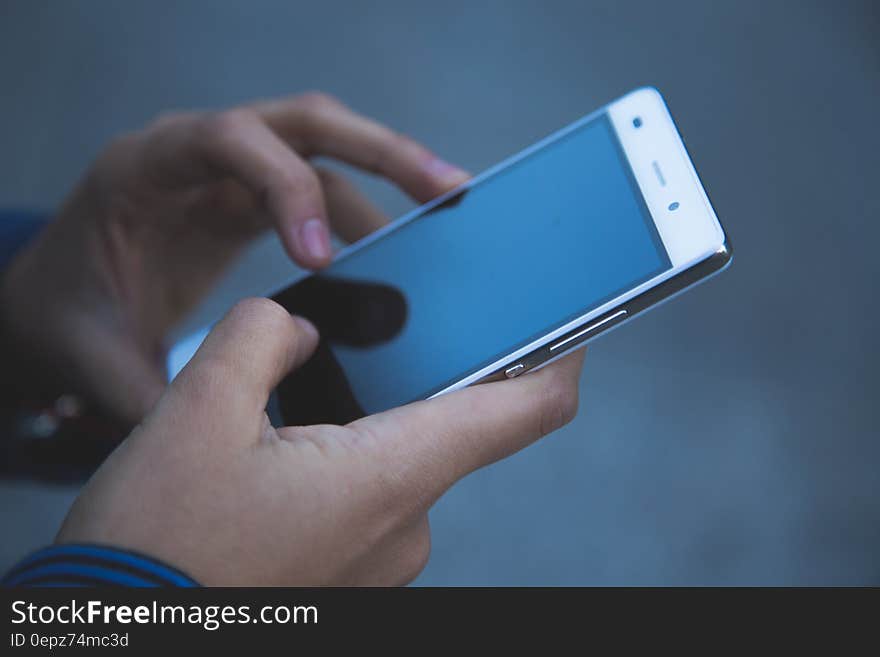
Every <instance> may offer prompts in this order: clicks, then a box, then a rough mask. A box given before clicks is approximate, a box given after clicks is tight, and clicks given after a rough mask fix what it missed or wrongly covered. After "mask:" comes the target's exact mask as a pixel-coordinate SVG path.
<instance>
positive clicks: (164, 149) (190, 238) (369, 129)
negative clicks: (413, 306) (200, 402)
mask: <svg viewBox="0 0 880 657" xmlns="http://www.w3.org/2000/svg"><path fill="white" fill-rule="evenodd" d="M315 156H327V157H331V158H336V159H339V160H343V161H345V162H347V163H349V164H352V165H354V166H357V167H360V168H362V169H365V170H368V171H371V172H374V173H377V174H379V175H381V176H384V177H386V178H388V179H389V180H391V181H393V182H394V183H396V184H397V185H398V186H400V187H401V188H402V189H403V190H404V191H406V192H408V193H409V194H410V195H411V196H412V197H414V198H415V199H416V200H417V201H427V200H429V199H431V198H433V197H435V196H437V195H439V194H441V193H443V192H445V191H447V190H449V189H450V188H452V187H454V186H456V185H458V184H460V183H462V182H464V181H465V180H466V179H467V175H466V174H465V173H464V172H462V171H461V170H459V169H457V168H455V167H453V166H451V165H449V164H447V163H445V162H443V161H442V160H439V159H438V158H437V157H436V156H434V155H433V154H432V153H431V152H430V151H428V150H427V149H426V148H425V147H423V146H421V145H419V144H417V143H416V142H414V141H412V140H411V139H408V138H406V137H403V136H401V135H398V134H396V133H394V132H392V131H391V130H389V129H388V128H386V127H384V126H381V125H379V124H377V123H374V122H373V121H370V120H368V119H366V118H364V117H362V116H359V115H357V114H355V113H354V112H352V111H351V110H349V109H347V108H346V107H345V106H343V105H342V104H341V103H339V102H338V101H336V100H333V99H332V98H329V97H327V96H326V95H323V94H317V93H312V94H305V95H302V96H298V97H295V98H292V99H289V100H281V101H273V102H264V103H256V104H253V105H250V106H247V107H241V108H237V109H233V110H229V111H225V112H220V113H185V114H174V115H169V116H166V117H163V118H160V119H159V120H157V121H156V122H155V123H154V124H152V125H150V126H148V127H147V128H146V129H144V130H143V131H141V132H137V133H133V134H129V135H125V136H122V137H120V138H118V139H117V140H115V141H114V142H113V143H112V144H111V145H110V146H109V147H108V148H107V149H106V150H105V151H104V152H103V153H102V154H101V155H100V156H99V157H98V159H97V161H96V162H95V164H94V165H93V166H92V168H91V170H90V171H89V172H88V173H87V175H86V176H85V177H84V179H83V180H82V182H81V183H80V184H79V185H78V187H77V188H76V189H75V190H74V191H73V193H72V194H71V196H70V197H69V199H68V200H67V201H66V203H65V204H64V206H63V208H62V209H61V211H60V213H59V214H58V216H57V218H56V219H55V221H54V222H53V223H52V224H51V225H50V226H49V227H48V228H47V230H45V231H44V233H43V234H42V235H41V236H40V237H39V239H38V240H36V242H35V243H34V244H33V245H32V246H31V247H29V248H28V249H26V250H25V251H24V252H23V253H22V254H20V256H19V257H18V258H17V259H16V260H15V261H14V263H13V264H12V265H11V267H10V269H9V271H8V272H7V273H6V274H5V275H4V277H3V279H2V281H0V332H2V333H4V334H5V336H6V337H7V338H10V337H11V339H12V340H13V341H14V343H15V346H14V347H11V348H10V349H11V351H13V352H15V353H16V355H21V354H24V355H25V356H28V357H30V362H29V363H28V365H27V366H25V367H21V368H19V369H20V370H21V371H17V372H14V373H11V372H9V371H7V372H6V373H5V376H14V377H15V381H16V385H26V384H27V383H28V381H27V380H26V379H27V378H28V377H39V378H40V381H39V382H38V383H39V384H43V385H45V384H49V385H57V386H58V387H59V389H58V390H57V391H56V392H78V393H80V394H84V395H85V396H86V397H88V398H89V399H90V400H91V401H93V402H97V404H98V405H99V407H101V408H103V409H104V410H105V411H107V412H109V413H110V414H111V415H113V416H115V417H116V418H117V419H120V420H122V421H123V422H124V423H127V424H129V425H133V424H136V423H137V422H138V421H139V420H140V419H141V418H142V417H143V415H144V413H145V412H146V411H147V410H149V409H150V408H151V407H152V405H153V404H154V403H155V401H156V399H157V398H158V397H159V395H160V394H161V392H162V390H163V388H164V387H165V373H164V349H165V347H166V345H165V339H166V336H167V333H168V331H169V329H170V328H172V327H173V325H174V324H175V323H176V322H178V321H179V320H180V319H182V317H183V316H185V314H186V313H187V312H188V311H189V310H191V309H192V308H193V307H194V305H195V304H196V302H197V301H198V300H199V298H200V297H201V296H202V295H203V294H204V293H205V292H206V291H207V289H208V288H209V287H210V286H211V285H212V284H213V283H214V282H215V281H216V280H217V278H218V277H219V275H220V274H221V273H222V271H223V270H224V268H225V267H226V266H227V265H228V264H230V262H231V261H232V260H233V259H234V257H235V256H236V255H237V254H238V253H239V252H240V250H241V249H242V247H243V246H244V245H245V244H247V243H248V242H249V241H251V240H252V239H253V238H254V237H255V236H256V235H257V234H258V233H259V232H261V231H262V230H265V229H266V228H268V227H270V226H271V227H274V228H275V230H276V231H277V233H278V235H279V237H280V239H281V242H282V244H283V245H284V248H285V249H286V250H287V252H288V253H289V254H290V256H291V257H292V258H293V259H294V260H296V261H297V262H298V263H299V264H300V265H302V266H304V267H308V268H318V267H322V266H324V265H326V264H328V263H329V261H330V259H331V257H332V254H331V246H330V239H329V233H328V227H332V228H333V229H335V230H336V231H337V232H338V233H339V234H340V236H341V237H342V238H343V239H346V240H349V241H352V240H355V239H358V238H360V237H363V236H364V235H365V234H367V233H369V232H371V231H372V230H373V229H375V228H376V227H378V226H379V225H381V224H382V223H383V222H384V221H385V218H384V217H383V216H382V214H381V213H379V212H378V211H377V210H376V209H375V208H374V207H372V206H370V205H369V204H368V203H367V202H366V201H365V200H364V199H363V197H361V196H360V195H359V194H358V193H357V192H356V191H355V190H354V188H353V186H352V185H351V184H350V183H348V182H347V181H346V180H345V179H344V178H343V177H341V176H340V175H339V174H338V173H331V172H329V171H321V170H316V169H313V168H312V166H311V165H310V164H309V158H312V157H315ZM8 369H9V368H8V367H7V370H8Z"/></svg>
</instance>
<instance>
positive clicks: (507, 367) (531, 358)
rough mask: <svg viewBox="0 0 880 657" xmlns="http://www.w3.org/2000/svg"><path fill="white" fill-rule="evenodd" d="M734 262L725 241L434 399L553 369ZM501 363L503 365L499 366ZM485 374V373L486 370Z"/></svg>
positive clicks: (731, 251) (726, 239)
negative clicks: (689, 263)
mask: <svg viewBox="0 0 880 657" xmlns="http://www.w3.org/2000/svg"><path fill="white" fill-rule="evenodd" d="M732 260H733V249H732V247H731V245H730V240H729V239H728V238H725V242H724V245H723V246H722V247H721V248H720V249H719V250H718V251H716V252H715V253H714V254H712V255H711V256H709V257H708V258H705V259H704V260H702V261H700V262H698V263H696V264H694V265H692V266H691V267H689V268H687V269H685V270H684V271H681V272H679V273H677V274H676V275H675V276H673V277H672V278H669V279H667V280H666V281H664V282H662V283H660V284H659V285H655V286H654V287H652V288H650V289H648V290H646V291H645V292H642V293H641V294H639V295H637V296H635V297H633V298H632V299H630V300H628V301H624V302H622V303H620V304H618V305H616V306H614V307H613V308H611V309H610V310H606V311H605V312H604V313H602V314H601V315H598V316H596V317H592V318H590V319H588V320H586V321H584V322H582V323H580V324H578V325H577V326H575V327H574V328H572V329H570V330H569V331H567V332H566V333H564V334H563V335H561V336H559V337H557V338H556V339H555V340H550V341H548V340H547V336H542V337H541V338H538V339H537V340H535V341H534V342H532V343H531V344H530V345H528V346H527V347H526V348H525V349H526V350H527V351H528V353H527V354H526V355H524V356H520V357H518V358H514V359H513V360H510V357H509V356H508V357H505V358H502V359H499V360H498V361H496V362H495V363H493V364H492V365H489V366H488V368H487V369H491V370H492V371H491V373H489V374H486V375H482V376H481V375H479V373H478V375H477V376H476V377H474V375H471V376H470V377H467V378H465V379H462V380H461V381H459V382H457V383H455V384H453V385H451V386H449V387H447V388H444V389H443V390H441V391H440V392H437V393H436V394H434V395H431V397H430V398H433V397H436V396H438V395H441V394H444V393H446V392H451V391H452V390H457V389H459V388H464V387H467V386H469V385H475V384H477V383H487V382H490V381H500V380H503V379H508V378H514V377H516V376H519V375H521V374H525V373H526V372H532V371H535V370H538V369H540V368H542V367H544V366H545V365H549V364H550V363H552V362H553V361H555V360H558V359H559V358H562V357H563V356H565V355H566V354H570V353H571V352H572V351H575V350H577V349H581V348H582V347H585V346H586V345H587V343H589V342H591V341H593V340H594V339H595V338H597V337H599V336H600V335H602V334H603V333H606V332H608V331H610V330H612V329H615V328H617V327H618V326H622V325H623V324H625V323H626V322H628V321H630V320H631V319H632V318H633V317H636V316H637V315H640V314H641V313H643V312H645V311H646V310H650V309H651V308H655V307H657V306H658V305H660V304H661V303H663V302H664V301H668V300H670V299H672V298H673V297H676V296H678V295H679V294H681V293H682V292H684V291H685V290H687V289H689V288H691V287H693V286H695V285H698V284H699V283H702V282H703V281H705V280H707V279H709V278H711V277H712V276H714V275H715V274H718V273H720V272H721V271H723V270H724V269H726V268H727V266H728V265H729V264H730V263H731V261H732ZM499 363H501V364H500V365H499ZM482 371H485V369H484V370H482ZM470 379H473V380H470Z"/></svg>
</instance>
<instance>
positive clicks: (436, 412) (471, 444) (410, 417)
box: [349, 349, 585, 506]
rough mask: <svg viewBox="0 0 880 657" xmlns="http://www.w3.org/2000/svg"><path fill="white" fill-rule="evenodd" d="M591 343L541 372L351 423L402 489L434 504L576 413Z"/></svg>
mask: <svg viewBox="0 0 880 657" xmlns="http://www.w3.org/2000/svg"><path fill="white" fill-rule="evenodd" d="M584 352H585V350H583V349H580V350H578V351H576V352H575V353H572V354H569V355H568V356H565V357H564V358H562V359H560V360H559V362H556V363H553V364H551V365H548V366H547V367H545V368H543V369H541V370H540V371H538V372H534V373H530V374H527V375H525V376H523V377H520V378H517V379H510V380H505V381H497V382H494V383H484V384H480V385H476V386H473V387H470V388H465V389H464V390H458V391H456V392H451V393H448V394H446V395H441V396H440V397H437V398H435V399H429V400H427V401H420V402H415V403H413V404H409V405H407V406H402V407H400V408H395V409H392V410H390V411H385V412H384V413H378V414H376V415H371V416H368V417H365V418H362V419H360V420H356V421H355V422H352V423H351V424H350V425H349V427H350V428H352V429H354V430H355V431H359V432H362V433H364V434H367V435H368V436H370V437H371V438H372V440H371V441H370V444H372V445H373V446H374V447H375V448H376V450H377V452H378V454H377V456H378V458H377V461H378V462H379V463H382V464H383V466H382V467H384V468H386V469H389V468H392V469H393V470H394V474H393V477H391V478H390V479H391V480H393V481H394V482H396V483H397V484H399V485H400V489H399V490H398V491H397V492H398V493H399V494H400V495H402V496H404V497H407V498H410V497H412V493H413V491H418V492H419V497H420V499H419V500H418V502H419V503H420V504H422V505H425V506H429V505H430V504H433V502H434V501H435V500H436V499H437V498H438V497H440V496H441V495H442V494H443V493H444V492H445V491H446V490H447V489H448V488H449V487H450V486H452V484H454V483H455V482H456V481H458V480H459V479H460V478H462V477H463V476H465V475H466V474H468V473H470V472H472V471H474V470H476V469H478V468H481V467H483V466H484V465H488V464H490V463H492V462H494V461H497V460H499V459H502V458H504V457H506V456H509V455H511V454H513V453H514V452H516V451H518V450H520V449H522V448H524V447H526V446H527V445H529V444H531V443H532V442H534V441H535V440H537V439H538V438H540V437H541V436H545V435H547V434H548V433H551V432H552V431H555V430H556V429H559V428H561V427H562V426H563V425H565V424H566V423H568V422H569V421H570V420H571V419H572V418H573V417H574V415H575V413H576V412H577V406H578V381H579V379H580V372H581V366H582V364H583V359H584Z"/></svg>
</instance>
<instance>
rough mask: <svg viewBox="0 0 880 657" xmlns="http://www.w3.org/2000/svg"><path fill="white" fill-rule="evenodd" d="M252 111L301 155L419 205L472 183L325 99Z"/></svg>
mask: <svg viewBox="0 0 880 657" xmlns="http://www.w3.org/2000/svg"><path fill="white" fill-rule="evenodd" d="M254 109H255V110H256V111H257V112H259V113H260V115H261V116H262V117H263V118H264V120H265V121H266V122H267V123H268V124H269V125H270V126H271V127H272V129H273V130H275V131H276V132H277V133H278V134H279V135H280V136H281V137H282V138H283V139H284V140H285V141H287V142H288V143H291V144H293V145H294V147H295V148H296V149H297V150H298V151H299V152H300V153H301V154H302V155H304V156H312V155H325V156H328V157H332V158H336V159H339V160H342V161H344V162H347V163H349V164H351V165H354V166H356V167H358V168H361V169H364V170H366V171H371V172H373V173H376V174H379V175H381V176H384V177H385V178H388V179H389V180H391V181H392V182H394V183H395V184H396V185H398V186H399V187H400V188H401V189H403V191H405V192H406V193H407V194H409V195H410V196H412V197H413V198H414V199H415V200H417V201H419V202H425V201H429V200H431V199H432V198H435V197H436V196H439V195H440V194H443V193H444V192H447V191H449V190H450V189H452V188H454V187H456V186H458V185H460V184H462V183H464V182H465V181H467V180H468V178H469V177H470V176H469V174H468V173H467V172H466V171H464V170H462V169H460V168H458V167H456V166H453V165H452V164H449V163H448V162H446V161H445V160H442V159H441V158H439V157H437V155H435V154H434V153H432V152H431V151H430V150H428V149H427V148H426V147H425V146H423V145H421V144H419V143H418V142H416V141H415V140H413V139H410V138H409V137H406V136H404V135H401V134H399V133H397V132H394V131H393V130H391V129H390V128H388V127H386V126H384V125H382V124H380V123H377V122H376V121H373V120H372V119H368V118H366V117H364V116H362V115H360V114H357V113H356V112H353V111H352V110H351V109H349V108H348V107H346V106H345V105H343V104H342V103H340V102H339V101H338V100H336V99H334V98H332V97H330V96H327V95H325V94H319V93H312V94H305V95H302V96H298V97H295V98H292V99H287V100H277V101H268V102H264V103H260V104H258V105H255V106H254Z"/></svg>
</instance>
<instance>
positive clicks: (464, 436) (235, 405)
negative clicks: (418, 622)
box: [57, 299, 583, 586]
mask: <svg viewBox="0 0 880 657" xmlns="http://www.w3.org/2000/svg"><path fill="white" fill-rule="evenodd" d="M316 341H317V335H316V334H315V330H314V328H313V327H312V326H311V325H310V324H308V323H307V322H305V321H304V320H301V319H298V318H296V317H292V316H291V315H289V314H288V313H287V312H286V311H285V310H284V309H283V308H282V307H281V306H279V305H277V304H275V303H274V302H272V301H269V300H267V299H249V300H246V301H244V302H242V303H240V304H238V305H237V306H236V307H235V308H234V309H233V310H232V311H231V312H230V313H229V314H228V315H227V316H226V318H225V319H224V320H222V321H221V322H220V323H219V324H217V326H216V327H215V328H214V330H213V331H212V332H211V334H210V335H209V336H208V338H207V339H206V341H205V342H204V343H203V345H202V346H201V348H200V349H199V351H198V352H197V353H196V355H195V357H194V358H193V360H192V361H191V362H190V363H189V364H188V365H187V366H186V368H184V370H183V371H182V372H181V373H180V374H179V375H178V376H177V378H176V379H175V380H174V382H173V383H172V384H171V386H170V387H169V388H168V390H167V391H166V392H165V394H164V395H163V396H162V398H161V399H160V401H159V403H158V404H157V405H156V408H155V409H154V410H153V411H152V412H151V413H150V415H148V416H147V418H146V419H145V420H144V422H143V423H142V424H141V425H140V426H139V427H138V428H137V429H135V431H134V432H133V433H132V434H131V436H129V438H128V439H127V440H126V441H125V442H123V443H122V444H121V445H120V446H119V448H117V450H116V451H115V452H114V453H113V454H112V455H111V456H110V458H109V459H107V461H105V462H104V464H103V465H102V466H101V468H100V469H99V470H98V472H97V473H96V474H95V475H94V477H93V478H92V480H91V481H90V482H89V484H88V485H87V486H86V487H85V489H84V490H83V491H82V493H81V494H80V496H79V498H78V499H77V500H76V502H75V503H74V505H73V507H72V509H71V511H70V514H69V515H68V517H67V519H66V520H65V522H64V524H63V526H62V528H61V531H60V532H59V535H58V538H57V540H58V541H59V542H88V543H102V544H110V545H115V546H121V547H123V548H128V549H132V550H136V551H138V552H141V553H144V554H147V555H150V556H153V557H155V558H158V559H161V560H163V561H166V562H167V563H169V564H171V565H174V566H177V567H178V568H180V569H182V570H183V571H185V572H187V573H188V574H189V575H190V576H192V577H194V578H195V579H196V580H198V581H200V582H201V583H203V584H206V585H297V586H308V585H373V584H377V585H386V584H402V583H405V582H408V581H410V580H412V579H413V578H414V577H415V576H416V575H417V574H418V573H419V572H420V571H421V570H422V568H423V567H424V565H425V563H426V561H427V558H428V553H429V550H430V533H429V529H428V520H427V511H428V509H429V508H430V507H431V505H432V504H433V503H434V502H435V501H436V500H437V498H438V497H439V496H440V495H441V494H442V493H443V492H444V491H446V489H448V488H449V487H450V486H451V485H452V484H453V483H455V482H456V481H457V480H458V479H460V478H461V477H463V476H464V475H466V474H468V473H469V472H472V471H473V470H475V469H477V468H480V467H482V466H484V465H487V464H488V463H491V462H493V461H496V460H498V459H501V458H503V457H505V456H507V455H509V454H511V453H513V452H515V451H517V450H519V449H521V448H523V447H525V446H526V445H528V444H530V443H531V442H533V441H534V440H536V439H537V438H539V437H540V436H543V435H545V434H547V433H550V432H551V431H554V430H555V429H558V428H559V427H561V426H562V425H564V424H565V423H566V422H568V421H569V420H570V419H571V418H572V417H573V416H574V414H575V412H576V410H577V402H578V390H577V389H578V379H579V373H580V369H581V363H582V360H583V351H580V352H578V353H575V354H571V355H569V356H566V357H565V358H563V359H561V360H560V361H559V362H557V363H554V364H552V365H549V366H548V367H546V368H544V369H542V370H540V371H538V372H534V373H530V374H527V375H525V376H522V377H520V378H517V379H510V380H505V381H499V382H495V383H486V384H482V385H477V386H474V387H471V388H466V389H464V390H460V391H457V392H452V393H449V394H446V395H442V396H440V397H437V398H434V399H431V400H428V401H421V402H416V403H414V404H410V405H408V406H403V407H400V408H397V409H393V410H390V411H386V412H384V413H380V414H377V415H373V416H368V417H365V418H363V419H360V420H357V421H356V422H353V423H351V424H349V425H347V426H344V427H340V426H333V425H317V426H303V427H284V428H275V427H273V426H272V425H271V424H270V422H269V419H268V417H267V416H266V413H265V411H264V409H265V407H266V403H267V399H268V397H269V394H270V392H271V391H272V390H273V389H274V388H275V386H276V385H277V383H278V381H279V380H280V379H281V378H282V377H283V376H284V375H285V374H286V373H287V372H288V371H289V370H291V369H292V368H296V367H297V366H299V365H300V364H302V363H303V362H304V361H305V360H306V359H307V358H308V357H309V355H310V354H311V352H312V350H313V349H314V347H315V344H316Z"/></svg>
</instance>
